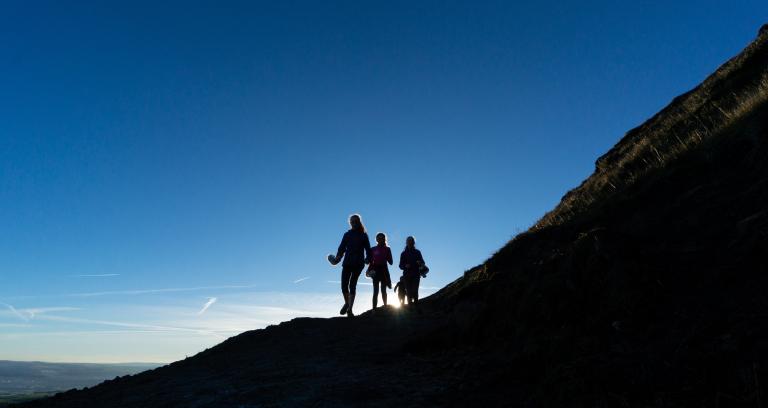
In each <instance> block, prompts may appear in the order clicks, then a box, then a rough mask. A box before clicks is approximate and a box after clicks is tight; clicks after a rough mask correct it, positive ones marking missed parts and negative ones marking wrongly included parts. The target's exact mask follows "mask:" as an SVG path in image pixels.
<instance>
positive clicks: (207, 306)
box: [197, 297, 218, 316]
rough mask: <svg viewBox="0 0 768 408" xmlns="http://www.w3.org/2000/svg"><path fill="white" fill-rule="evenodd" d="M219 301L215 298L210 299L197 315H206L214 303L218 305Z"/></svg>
mask: <svg viewBox="0 0 768 408" xmlns="http://www.w3.org/2000/svg"><path fill="white" fill-rule="evenodd" d="M217 300H218V299H216V298H215V297H212V298H208V301H207V302H205V304H204V305H203V308H202V309H200V311H199V312H197V315H198V316H200V315H202V314H203V313H205V311H206V310H208V308H209V307H211V306H212V305H213V304H214V303H216V301H217Z"/></svg>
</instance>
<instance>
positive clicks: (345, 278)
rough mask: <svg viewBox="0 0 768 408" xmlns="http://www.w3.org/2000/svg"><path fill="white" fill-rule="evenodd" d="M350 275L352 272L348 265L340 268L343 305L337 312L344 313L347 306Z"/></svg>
mask: <svg viewBox="0 0 768 408" xmlns="http://www.w3.org/2000/svg"><path fill="white" fill-rule="evenodd" d="M351 276H352V273H351V270H350V269H349V268H348V267H346V266H344V267H342V268H341V294H342V295H343V296H344V306H342V307H341V311H340V312H339V314H346V313H347V309H348V308H349V278H350V277H351Z"/></svg>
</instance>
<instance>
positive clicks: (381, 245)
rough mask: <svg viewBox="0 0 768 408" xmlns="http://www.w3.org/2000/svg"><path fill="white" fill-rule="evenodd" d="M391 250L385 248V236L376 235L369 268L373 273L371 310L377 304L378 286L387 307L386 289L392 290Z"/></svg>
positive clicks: (380, 233) (382, 234) (381, 234)
mask: <svg viewBox="0 0 768 408" xmlns="http://www.w3.org/2000/svg"><path fill="white" fill-rule="evenodd" d="M392 263H393V261H392V250H391V249H389V247H388V246H387V236H386V235H385V234H384V233H383V232H379V233H378V234H376V246H375V247H373V248H371V266H370V268H371V269H372V272H373V277H372V279H373V309H374V310H376V306H377V305H378V303H379V286H381V300H382V301H383V303H384V306H386V305H387V288H392V278H390V276H389V267H388V266H387V264H389V265H392Z"/></svg>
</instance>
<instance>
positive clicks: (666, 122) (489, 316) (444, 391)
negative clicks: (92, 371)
mask: <svg viewBox="0 0 768 408" xmlns="http://www.w3.org/2000/svg"><path fill="white" fill-rule="evenodd" d="M761 33H762V34H760V36H758V38H757V39H756V40H755V41H754V42H753V43H752V44H750V45H749V46H748V47H747V48H746V49H745V50H744V51H743V52H742V53H741V54H739V55H738V56H736V57H735V58H733V59H731V60H730V61H728V62H727V63H726V64H724V65H723V66H722V67H721V68H719V69H718V70H717V71H716V72H715V73H714V74H713V75H711V76H710V77H709V78H707V79H706V80H705V81H704V82H703V83H702V84H701V85H700V86H698V87H697V88H695V89H694V90H692V91H690V92H688V93H686V94H685V95H682V96H680V97H678V98H676V99H675V100H674V101H672V103H671V104H670V105H669V106H667V107H666V108H665V109H663V110H662V111H661V112H659V113H658V114H657V115H655V116H654V117H653V118H651V119H650V120H648V121H647V122H645V123H644V124H643V125H641V126H640V127H638V128H636V129H634V130H632V131H630V132H628V133H627V135H626V136H625V137H624V138H623V139H622V140H621V141H620V142H619V143H618V144H617V145H616V146H615V147H614V148H613V149H611V150H610V151H609V152H608V153H607V154H606V155H604V156H603V157H601V158H600V159H599V160H598V161H597V165H596V170H595V173H594V174H593V175H592V176H590V177H589V178H588V179H587V180H585V181H584V183H582V185H581V186H579V187H578V188H576V189H574V190H573V191H571V192H569V193H568V194H566V195H565V197H564V198H563V200H562V202H561V203H560V204H559V205H558V206H557V208H555V209H554V210H553V211H551V212H550V213H548V214H547V215H546V216H545V217H544V218H542V220H541V221H539V222H538V223H537V224H536V225H535V226H534V227H533V228H532V229H531V230H529V231H528V232H525V233H523V234H520V235H519V236H517V237H516V238H515V239H513V240H512V241H511V242H510V243H508V244H507V245H506V246H505V247H504V248H502V249H501V250H499V252H497V253H496V254H495V255H494V256H493V257H491V258H490V259H489V260H488V261H487V262H485V263H484V264H483V265H480V266H478V267H476V268H473V269H471V270H469V271H467V272H466V273H465V274H464V276H463V277H462V278H460V279H458V280H457V281H455V282H453V283H452V284H450V285H448V286H447V287H446V288H444V289H443V290H441V291H440V292H438V293H437V294H435V295H433V296H432V297H430V298H429V299H427V300H426V301H425V302H424V303H423V306H424V313H423V314H415V313H410V312H407V313H397V312H395V311H389V312H388V313H382V314H378V315H370V314H366V315H363V316H360V317H359V318H356V319H340V318H337V319H296V320H293V321H291V322H287V323H283V324H280V325H278V326H273V327H269V328H267V329H264V330H257V331H252V332H248V333H244V334H242V335H240V336H237V337H234V338H231V339H229V340H227V341H225V342H224V343H222V344H221V345H219V346H216V347H214V348H212V349H210V350H206V351H204V352H202V353H200V354H198V355H197V356H194V357H192V358H189V359H186V360H184V361H180V362H177V363H174V364H171V365H169V366H167V367H163V368H159V369H156V370H152V371H150V372H147V373H143V374H140V375H136V376H131V377H124V378H120V379H116V380H113V381H108V382H106V383H103V384H101V385H99V386H97V387H94V388H92V389H88V390H83V391H71V392H67V393H64V394H59V395H57V396H55V397H53V398H50V399H45V400H41V401H36V402H32V403H29V404H24V405H22V406H23V407H82V406H99V407H176V406H178V407H182V406H183V407H202V406H225V407H226V406H232V407H266V406H307V405H309V406H359V405H360V404H363V403H364V404H366V405H367V406H382V407H384V406H394V405H397V406H469V405H473V406H480V405H491V406H531V407H538V406H544V407H548V406H551V407H555V406H584V407H614V406H625V407H627V406H629V407H649V406H658V407H662V406H663V407H689V406H699V407H730V406H734V407H735V406H744V407H747V406H748V407H760V406H762V404H765V403H766V402H765V401H766V399H768V395H766V391H768V390H766V389H765V387H766V384H768V297H767V296H766V295H765V294H766V292H768V251H766V249H768V210H767V209H768V102H766V101H767V100H768V32H766V30H761ZM469 238H470V237H468V239H469Z"/></svg>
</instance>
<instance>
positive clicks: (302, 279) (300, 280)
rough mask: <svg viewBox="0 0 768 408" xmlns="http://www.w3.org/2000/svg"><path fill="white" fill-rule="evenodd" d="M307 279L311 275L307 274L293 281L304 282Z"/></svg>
mask: <svg viewBox="0 0 768 408" xmlns="http://www.w3.org/2000/svg"><path fill="white" fill-rule="evenodd" d="M307 279H309V276H305V277H303V278H299V279H296V280H295V281H293V283H301V282H304V281H305V280H307Z"/></svg>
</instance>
